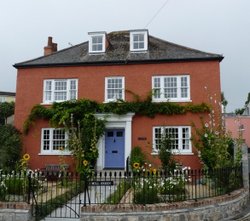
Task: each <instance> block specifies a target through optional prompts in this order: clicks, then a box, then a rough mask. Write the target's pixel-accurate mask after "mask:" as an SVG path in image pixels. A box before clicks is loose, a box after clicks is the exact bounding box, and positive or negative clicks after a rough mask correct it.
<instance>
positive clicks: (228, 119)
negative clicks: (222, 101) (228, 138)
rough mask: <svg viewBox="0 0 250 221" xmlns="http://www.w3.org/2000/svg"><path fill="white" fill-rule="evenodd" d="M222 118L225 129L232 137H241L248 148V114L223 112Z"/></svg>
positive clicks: (249, 130) (249, 132) (249, 143)
mask: <svg viewBox="0 0 250 221" xmlns="http://www.w3.org/2000/svg"><path fill="white" fill-rule="evenodd" d="M224 118H225V128H226V131H227V132H229V133H230V134H231V135H232V138H234V139H243V141H244V142H245V143H246V145H247V146H248V148H250V136H249V134H250V115H247V114H244V115H236V114H225V117H224ZM249 150H250V149H249Z"/></svg>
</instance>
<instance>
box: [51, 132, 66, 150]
mask: <svg viewBox="0 0 250 221" xmlns="http://www.w3.org/2000/svg"><path fill="white" fill-rule="evenodd" d="M65 144H66V140H65V130H63V129H54V130H53V144H52V149H53V150H60V149H64V148H65Z"/></svg>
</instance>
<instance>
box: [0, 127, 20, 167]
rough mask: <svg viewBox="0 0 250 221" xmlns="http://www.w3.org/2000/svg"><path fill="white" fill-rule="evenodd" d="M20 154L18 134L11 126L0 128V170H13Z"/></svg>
mask: <svg viewBox="0 0 250 221" xmlns="http://www.w3.org/2000/svg"><path fill="white" fill-rule="evenodd" d="M20 153H21V139H20V133H19V132H18V131H17V130H16V129H15V128H14V127H13V126H12V125H4V126H0V168H1V169H5V170H9V171H10V170H13V169H15V166H16V162H18V160H19V158H20Z"/></svg>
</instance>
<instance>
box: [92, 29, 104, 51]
mask: <svg viewBox="0 0 250 221" xmlns="http://www.w3.org/2000/svg"><path fill="white" fill-rule="evenodd" d="M89 36H90V39H89V52H91V53H100V52H105V47H106V45H105V44H106V39H105V36H106V34H105V33H104V32H89Z"/></svg>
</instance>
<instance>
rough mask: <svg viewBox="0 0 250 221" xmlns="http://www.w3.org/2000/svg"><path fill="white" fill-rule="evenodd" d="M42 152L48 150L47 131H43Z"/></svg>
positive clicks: (48, 133)
mask: <svg viewBox="0 0 250 221" xmlns="http://www.w3.org/2000/svg"><path fill="white" fill-rule="evenodd" d="M42 136H43V146H42V149H43V150H49V144H50V141H49V140H50V131H49V130H43V135H42Z"/></svg>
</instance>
